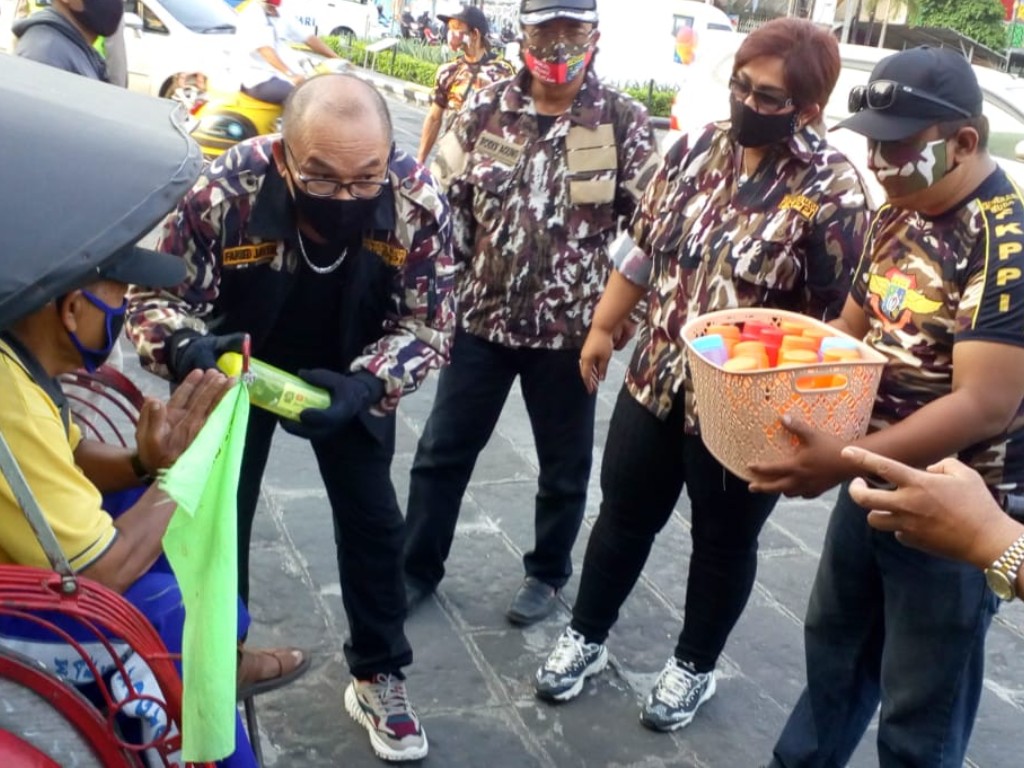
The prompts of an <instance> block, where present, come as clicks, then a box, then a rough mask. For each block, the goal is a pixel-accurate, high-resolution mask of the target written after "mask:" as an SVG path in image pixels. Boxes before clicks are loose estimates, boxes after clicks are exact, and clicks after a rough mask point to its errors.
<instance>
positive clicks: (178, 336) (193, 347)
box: [167, 328, 245, 381]
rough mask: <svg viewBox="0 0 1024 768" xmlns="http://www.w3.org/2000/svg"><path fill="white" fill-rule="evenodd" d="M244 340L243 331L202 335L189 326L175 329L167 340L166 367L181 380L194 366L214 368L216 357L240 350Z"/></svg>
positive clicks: (202, 368)
mask: <svg viewBox="0 0 1024 768" xmlns="http://www.w3.org/2000/svg"><path fill="white" fill-rule="evenodd" d="M244 341H245V334H244V333H229V334H227V335H226V336H217V335H215V334H212V333H211V334H209V335H207V336H203V335H202V334H201V333H199V332H198V331H193V330H192V329H190V328H186V329H183V330H180V331H175V332H174V333H172V334H171V338H169V339H168V340H167V367H168V368H170V369H171V373H172V374H173V375H174V378H175V380H177V381H181V380H182V379H184V378H185V377H186V376H188V375H189V374H190V373H191V372H192V371H194V370H195V369H196V368H199V369H200V370H203V371H205V370H207V369H208V368H216V367H217V358H218V357H220V356H221V355H223V354H224V353H225V352H241V351H242V343H243V342H244Z"/></svg>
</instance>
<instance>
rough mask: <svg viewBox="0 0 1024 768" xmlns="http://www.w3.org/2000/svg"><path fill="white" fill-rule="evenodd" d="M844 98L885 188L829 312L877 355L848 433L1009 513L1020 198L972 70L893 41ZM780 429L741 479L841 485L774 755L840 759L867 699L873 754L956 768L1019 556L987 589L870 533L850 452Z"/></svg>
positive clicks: (1017, 368)
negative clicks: (786, 436) (858, 421)
mask: <svg viewBox="0 0 1024 768" xmlns="http://www.w3.org/2000/svg"><path fill="white" fill-rule="evenodd" d="M850 108H851V111H852V112H853V113H854V114H853V115H852V116H851V117H850V118H848V119H847V120H846V121H844V122H843V123H840V126H841V127H844V128H849V129H850V130H853V131H856V132H858V133H861V134H863V135H864V136H866V137H867V139H868V152H869V167H870V168H871V170H872V171H873V172H874V173H875V176H876V177H877V178H878V181H879V183H880V184H881V185H882V187H883V188H884V189H885V192H886V197H887V199H888V204H887V205H884V206H882V208H881V209H880V210H879V211H878V213H877V215H876V217H875V220H874V222H873V224H872V227H871V231H870V232H869V236H868V241H867V245H866V247H865V250H864V254H865V255H864V257H863V258H862V260H861V264H860V265H859V267H858V269H857V273H856V277H855V280H854V285H853V288H852V290H851V294H850V297H849V299H848V300H847V303H846V306H845V308H844V310H843V314H842V317H841V318H840V320H838V321H837V325H838V326H839V327H840V328H842V329H843V330H845V331H847V332H849V333H851V334H853V335H855V336H857V337H858V338H863V339H864V340H865V342H866V343H867V344H869V345H871V346H872V347H873V348H874V349H876V350H877V351H879V352H881V353H882V354H883V355H885V356H886V357H887V358H888V361H889V362H888V364H887V365H886V367H885V369H884V372H883V374H882V380H881V384H880V386H879V389H878V395H877V399H876V402H875V408H874V411H873V413H872V422H871V423H872V432H871V434H869V435H868V436H867V437H864V438H862V439H861V440H858V441H856V442H855V445H857V446H858V447H862V448H865V449H867V450H870V451H873V452H876V453H879V454H882V455H884V456H887V457H890V458H893V459H896V460H898V461H901V462H904V463H906V464H909V465H911V466H916V467H926V466H929V465H932V464H935V463H937V462H939V461H941V460H942V459H944V458H945V457H948V456H954V455H955V456H959V458H960V459H961V460H962V461H964V462H965V463H967V464H968V465H970V466H971V467H973V468H974V469H975V470H977V471H978V472H979V473H980V474H981V475H982V476H983V477H984V479H985V482H986V484H987V485H988V488H989V491H990V492H991V493H992V495H993V496H994V497H995V498H996V500H997V501H999V502H1000V503H1001V504H1004V505H1005V504H1006V502H1007V499H1008V497H1009V496H1011V495H1015V494H1019V493H1020V492H1021V489H1022V488H1024V410H1022V408H1021V400H1022V397H1024V279H1022V278H1024V201H1022V199H1021V196H1020V193H1019V192H1018V191H1017V189H1016V188H1015V187H1014V185H1013V184H1012V183H1011V182H1010V181H1009V179H1008V178H1007V177H1006V175H1005V174H1004V173H1003V171H1002V170H1001V169H1000V168H999V167H998V166H997V165H996V164H995V162H994V161H993V160H992V159H991V158H990V157H989V154H988V152H987V150H986V148H985V147H986V143H987V140H988V121H987V120H986V118H985V117H984V116H983V115H982V111H981V108H982V96H981V90H980V89H979V87H978V82H977V79H976V77H975V75H974V71H973V69H972V68H971V66H970V64H968V63H967V61H966V60H965V59H964V58H963V57H962V56H960V55H959V54H957V53H955V52H953V51H950V50H940V49H934V48H926V47H925V48H914V49H911V50H908V51H903V52H901V53H898V54H895V55H894V56H890V57H889V58H887V59H884V60H883V61H881V62H879V63H878V65H877V66H876V67H875V70H874V71H873V72H872V74H871V79H870V81H869V82H868V84H867V85H866V86H858V87H856V88H854V89H853V90H852V91H851V93H850ZM790 428H791V430H792V431H793V432H794V433H795V434H796V435H797V436H798V437H799V438H800V439H801V443H802V444H803V447H802V448H801V449H800V451H799V452H798V453H797V454H796V455H795V456H794V457H793V458H792V459H790V460H787V461H783V462H777V463H773V464H758V465H754V466H753V467H752V470H753V471H754V474H755V476H756V478H757V479H756V480H755V482H754V483H752V485H751V489H752V490H758V491H764V492H783V493H786V494H787V495H801V496H815V495H817V494H819V493H821V492H823V491H824V490H826V489H827V488H829V487H831V486H832V485H835V484H836V483H840V482H842V483H843V485H842V487H841V489H840V492H839V499H838V501H837V502H836V506H835V508H834V509H833V510H832V515H831V519H830V521H829V526H828V531H827V533H826V536H825V542H824V545H823V547H822V554H821V561H820V563H819V566H818V573H817V576H816V578H815V582H814V587H813V590H812V593H811V598H810V603H809V606H808V610H807V619H806V625H805V634H804V641H805V651H806V662H807V687H806V688H805V689H804V691H803V694H802V695H801V696H800V699H799V701H798V702H797V704H796V707H795V708H794V710H793V712H792V714H791V715H790V717H789V721H788V722H787V724H786V726H785V729H784V730H783V732H782V735H781V736H780V737H779V740H778V742H777V743H776V745H775V750H774V762H773V763H772V765H773V766H776V767H778V766H785V767H786V768H793V767H794V766H841V765H845V764H846V763H847V762H848V760H849V758H850V755H851V754H852V753H853V751H854V749H855V748H856V746H857V744H858V742H859V741H860V738H861V736H862V735H863V733H864V730H865V729H866V728H867V725H868V723H869V722H870V721H871V719H872V717H873V716H874V713H875V710H876V708H877V707H878V705H879V701H880V700H881V714H880V715H879V724H878V758H879V764H880V765H882V766H897V765H899V766H905V765H914V766H930V767H935V768H953V767H954V766H956V767H957V768H959V766H962V765H963V763H964V756H965V752H966V749H967V742H968V740H969V738H970V734H971V728H972V726H973V723H974V716H975V713H976V711H977V706H978V700H979V697H980V695H981V688H982V684H983V665H984V639H985V633H986V631H987V630H988V626H989V623H990V622H991V619H992V616H993V614H994V613H995V611H996V608H997V605H998V599H997V595H998V597H1001V598H1003V599H1012V598H1013V597H1014V592H1013V590H1012V589H1006V590H1001V589H1000V588H999V584H1000V583H1006V584H1009V583H1012V582H1013V576H1015V572H1016V569H1017V568H1019V566H1020V558H1018V559H1017V560H1016V561H1014V560H1013V558H1012V557H1009V556H1006V557H1003V558H1000V559H999V560H997V561H996V562H994V563H993V564H992V566H991V567H990V568H989V569H988V571H989V572H990V573H989V574H986V575H987V576H988V577H989V584H991V585H994V591H995V592H994V593H993V591H989V589H987V588H986V575H983V574H982V572H980V571H978V570H977V569H976V568H973V567H971V566H969V565H966V564H964V563H957V562H953V561H951V560H947V559H944V558H940V557H936V556H933V555H929V554H926V553H924V552H920V551H918V550H915V549H911V548H909V547H904V546H903V545H902V544H901V543H900V541H899V540H898V539H897V538H896V537H895V536H893V535H892V534H891V533H887V532H883V531H874V530H873V529H872V528H871V527H870V526H869V525H868V522H867V513H868V510H866V509H864V508H862V507H860V506H858V505H857V504H856V503H855V502H854V501H853V500H852V499H851V498H850V494H849V490H848V481H849V480H850V479H851V478H853V477H856V476H857V475H858V474H859V473H860V472H861V471H862V467H861V465H860V464H859V463H858V462H857V461H856V456H855V454H847V455H842V454H841V453H840V450H841V449H842V447H843V444H842V443H840V442H839V441H838V440H835V439H834V438H831V437H829V436H827V435H823V434H819V433H815V432H812V431H811V430H809V429H808V428H807V427H806V426H805V425H803V424H801V423H794V424H792V426H791V427H790ZM1008 554H1012V553H1008ZM1011 562H1015V563H1016V566H1015V567H1014V568H1012V569H1011V568H1010V567H1009V564H1010V563H1011ZM1010 570H1013V571H1014V573H1013V574H1009V571H1010ZM999 575H1004V576H1005V579H1003V580H1002V582H1000V580H999V578H998V576H999Z"/></svg>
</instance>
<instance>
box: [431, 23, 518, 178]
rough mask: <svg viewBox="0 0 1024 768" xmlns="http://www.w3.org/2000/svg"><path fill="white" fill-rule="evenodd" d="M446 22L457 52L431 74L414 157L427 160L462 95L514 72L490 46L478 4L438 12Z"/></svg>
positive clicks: (462, 101) (486, 24)
mask: <svg viewBox="0 0 1024 768" xmlns="http://www.w3.org/2000/svg"><path fill="white" fill-rule="evenodd" d="M438 18H439V19H440V20H441V21H443V22H444V23H445V24H447V25H448V45H449V46H450V47H451V49H452V50H453V51H456V52H458V54H459V56H458V58H456V59H455V61H451V62H448V63H447V64H442V65H441V66H440V67H439V68H438V70H437V76H436V77H435V78H434V92H433V93H432V94H431V102H432V103H431V105H430V110H429V111H428V112H427V116H426V118H424V120H423V131H422V133H421V135H420V148H419V151H418V152H417V153H416V159H417V160H419V162H421V163H426V162H427V157H428V156H429V155H430V150H432V149H433V148H434V143H435V142H436V141H437V137H438V136H439V135H440V134H441V133H443V132H446V131H447V130H448V129H449V128H450V127H451V124H452V122H453V121H454V120H455V116H456V115H457V114H458V112H459V110H460V109H462V105H463V104H465V103H466V99H468V98H469V96H470V95H471V94H472V93H474V92H475V91H479V90H480V89H481V88H484V87H486V86H488V85H490V84H491V83H494V82H497V81H498V80H504V79H505V78H506V77H511V76H512V75H514V74H515V71H516V70H515V67H513V66H512V65H511V64H510V63H509V62H507V61H506V60H505V59H503V58H501V57H499V56H498V54H497V53H495V52H494V51H493V50H491V42H490V40H489V38H488V35H489V34H490V25H489V24H488V23H487V17H486V16H484V12H483V11H481V10H480V9H479V8H477V7H475V6H472V5H467V6H465V7H464V8H463V9H462V10H461V11H459V12H458V13H456V14H454V15H452V16H438Z"/></svg>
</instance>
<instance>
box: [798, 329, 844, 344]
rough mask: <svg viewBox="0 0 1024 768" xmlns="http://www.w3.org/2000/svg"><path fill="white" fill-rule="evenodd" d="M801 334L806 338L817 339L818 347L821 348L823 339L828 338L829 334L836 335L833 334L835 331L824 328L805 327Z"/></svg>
mask: <svg viewBox="0 0 1024 768" xmlns="http://www.w3.org/2000/svg"><path fill="white" fill-rule="evenodd" d="M800 335H801V336H803V337H804V338H806V339H815V340H817V342H818V349H820V348H821V340H822V339H827V338H828V337H829V336H834V335H835V334H833V333H831V332H829V331H826V330H825V329H824V328H804V331H803V333H802V334H800Z"/></svg>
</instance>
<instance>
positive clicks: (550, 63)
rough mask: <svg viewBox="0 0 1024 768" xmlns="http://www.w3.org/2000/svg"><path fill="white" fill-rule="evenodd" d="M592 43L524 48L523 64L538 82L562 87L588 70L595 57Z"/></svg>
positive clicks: (560, 42)
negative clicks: (591, 60)
mask: <svg viewBox="0 0 1024 768" xmlns="http://www.w3.org/2000/svg"><path fill="white" fill-rule="evenodd" d="M592 40H593V38H591V41H588V42H586V43H568V44H567V43H564V42H562V41H559V42H557V43H555V44H554V45H545V46H538V45H527V46H525V47H524V48H523V54H522V55H523V63H525V64H526V68H527V69H529V70H530V74H532V75H533V76H534V77H536V78H537V79H538V80H540V81H542V82H545V83H551V84H555V85H561V84H563V83H571V82H572V81H573V80H575V79H576V78H577V77H579V76H580V73H581V72H583V70H584V69H586V67H587V65H588V64H589V63H590V59H591V58H592V57H593V55H594V46H593V42H592Z"/></svg>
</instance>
